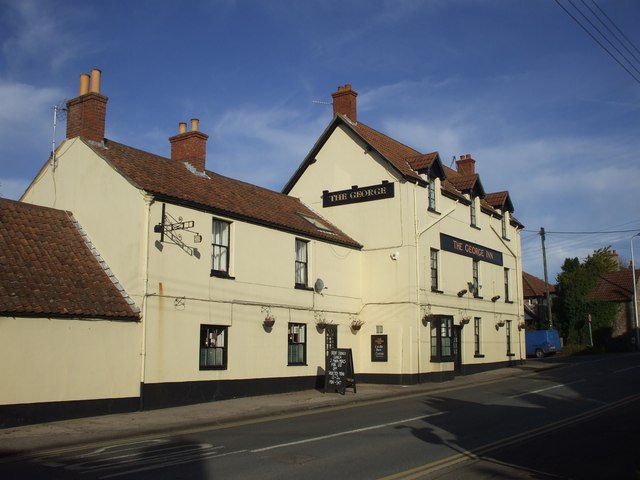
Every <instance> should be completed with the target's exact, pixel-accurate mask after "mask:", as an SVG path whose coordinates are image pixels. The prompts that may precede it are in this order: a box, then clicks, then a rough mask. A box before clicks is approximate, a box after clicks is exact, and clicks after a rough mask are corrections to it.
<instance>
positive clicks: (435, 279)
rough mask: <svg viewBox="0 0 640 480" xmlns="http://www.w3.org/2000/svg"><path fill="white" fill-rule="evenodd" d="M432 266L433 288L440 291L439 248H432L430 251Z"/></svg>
mask: <svg viewBox="0 0 640 480" xmlns="http://www.w3.org/2000/svg"><path fill="white" fill-rule="evenodd" d="M429 263H430V268H431V290H432V291H438V286H439V285H438V250H436V249H435V248H432V249H431V253H430V260H429Z"/></svg>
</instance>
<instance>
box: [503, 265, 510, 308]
mask: <svg viewBox="0 0 640 480" xmlns="http://www.w3.org/2000/svg"><path fill="white" fill-rule="evenodd" d="M509 276H510V271H509V269H508V268H506V267H505V268H504V301H505V303H511V297H510V296H509V290H510V288H509V287H510V279H509Z"/></svg>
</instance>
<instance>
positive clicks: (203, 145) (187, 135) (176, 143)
mask: <svg viewBox="0 0 640 480" xmlns="http://www.w3.org/2000/svg"><path fill="white" fill-rule="evenodd" d="M198 124H199V120H198V119H197V118H192V119H191V131H190V132H187V124H186V122H180V124H179V133H178V134H177V135H174V136H173V137H171V138H169V143H171V160H175V161H178V162H188V163H190V164H191V165H193V166H194V167H195V168H196V170H198V171H200V172H203V171H204V167H205V162H206V158H207V139H208V138H209V135H207V134H205V133H202V132H199V131H198V126H199V125H198Z"/></svg>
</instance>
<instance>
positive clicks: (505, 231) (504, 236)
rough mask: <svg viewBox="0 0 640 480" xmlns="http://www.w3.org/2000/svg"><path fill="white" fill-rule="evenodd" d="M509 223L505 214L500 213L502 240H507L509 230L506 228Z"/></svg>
mask: <svg viewBox="0 0 640 480" xmlns="http://www.w3.org/2000/svg"><path fill="white" fill-rule="evenodd" d="M508 224H509V222H508V219H507V212H502V239H503V240H509V229H508V228H507V226H508Z"/></svg>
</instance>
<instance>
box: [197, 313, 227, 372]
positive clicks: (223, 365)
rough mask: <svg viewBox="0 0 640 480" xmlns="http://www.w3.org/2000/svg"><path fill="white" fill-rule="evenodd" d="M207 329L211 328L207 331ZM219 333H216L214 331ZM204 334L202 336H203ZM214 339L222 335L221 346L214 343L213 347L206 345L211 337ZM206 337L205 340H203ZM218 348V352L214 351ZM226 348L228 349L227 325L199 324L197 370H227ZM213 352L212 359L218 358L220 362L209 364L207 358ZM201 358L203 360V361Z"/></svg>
mask: <svg viewBox="0 0 640 480" xmlns="http://www.w3.org/2000/svg"><path fill="white" fill-rule="evenodd" d="M209 330H212V331H211V332H209ZM218 331H220V333H218V334H216V332H218ZM203 334H204V336H203ZM211 334H214V335H215V336H216V339H217V338H219V337H220V336H222V346H219V345H217V342H216V344H214V346H213V347H210V346H208V341H209V340H210V339H211V338H212V336H211ZM205 339H206V340H205ZM203 344H204V345H203ZM205 349H206V350H214V352H205V351H203V350H205ZM216 350H218V352H216ZM228 350H229V327H228V326H225V325H211V324H200V341H199V349H198V353H199V370H227V368H228ZM211 353H213V356H214V361H216V360H217V359H218V358H220V360H221V361H220V363H219V364H218V363H214V364H209V363H207V360H208V359H209V355H211ZM203 360H205V361H204V362H203Z"/></svg>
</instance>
